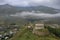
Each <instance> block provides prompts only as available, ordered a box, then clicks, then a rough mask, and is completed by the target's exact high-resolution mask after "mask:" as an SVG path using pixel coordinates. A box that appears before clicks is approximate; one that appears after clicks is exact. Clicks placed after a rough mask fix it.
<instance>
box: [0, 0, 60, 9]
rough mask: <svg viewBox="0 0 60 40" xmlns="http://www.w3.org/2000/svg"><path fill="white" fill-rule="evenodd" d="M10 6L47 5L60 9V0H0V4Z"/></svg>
mask: <svg viewBox="0 0 60 40" xmlns="http://www.w3.org/2000/svg"><path fill="white" fill-rule="evenodd" d="M4 4H9V5H12V6H39V5H44V6H49V7H54V8H58V9H60V0H0V5H4Z"/></svg>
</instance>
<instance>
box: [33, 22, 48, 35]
mask: <svg viewBox="0 0 60 40" xmlns="http://www.w3.org/2000/svg"><path fill="white" fill-rule="evenodd" d="M33 33H34V34H36V35H41V36H42V35H47V34H48V32H47V30H46V29H45V28H44V23H38V24H35V27H34V29H33Z"/></svg>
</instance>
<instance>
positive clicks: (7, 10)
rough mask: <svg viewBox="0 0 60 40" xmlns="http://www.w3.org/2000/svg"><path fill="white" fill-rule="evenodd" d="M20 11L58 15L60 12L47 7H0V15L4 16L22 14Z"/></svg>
mask: <svg viewBox="0 0 60 40" xmlns="http://www.w3.org/2000/svg"><path fill="white" fill-rule="evenodd" d="M22 11H29V12H31V11H35V12H37V11H39V12H43V13H52V14H53V13H58V12H59V11H60V10H58V9H54V8H51V7H47V6H32V7H16V6H11V5H8V4H6V5H0V15H5V14H15V13H16V12H22Z"/></svg>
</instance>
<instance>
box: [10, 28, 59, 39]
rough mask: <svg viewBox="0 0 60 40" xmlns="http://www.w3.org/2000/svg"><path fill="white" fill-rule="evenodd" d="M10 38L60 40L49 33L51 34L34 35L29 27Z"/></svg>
mask: <svg viewBox="0 0 60 40" xmlns="http://www.w3.org/2000/svg"><path fill="white" fill-rule="evenodd" d="M10 40H60V39H59V38H57V37H55V36H53V35H49V36H37V35H34V34H33V33H32V32H31V31H30V30H28V29H25V28H24V29H22V30H20V32H18V33H17V35H15V36H14V37H13V38H12V39H10Z"/></svg>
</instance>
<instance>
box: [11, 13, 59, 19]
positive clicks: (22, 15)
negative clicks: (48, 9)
mask: <svg viewBox="0 0 60 40" xmlns="http://www.w3.org/2000/svg"><path fill="white" fill-rule="evenodd" d="M10 16H15V17H26V16H32V17H37V18H55V17H60V13H57V14H48V13H34V12H22V13H16V14H11V15H10Z"/></svg>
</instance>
